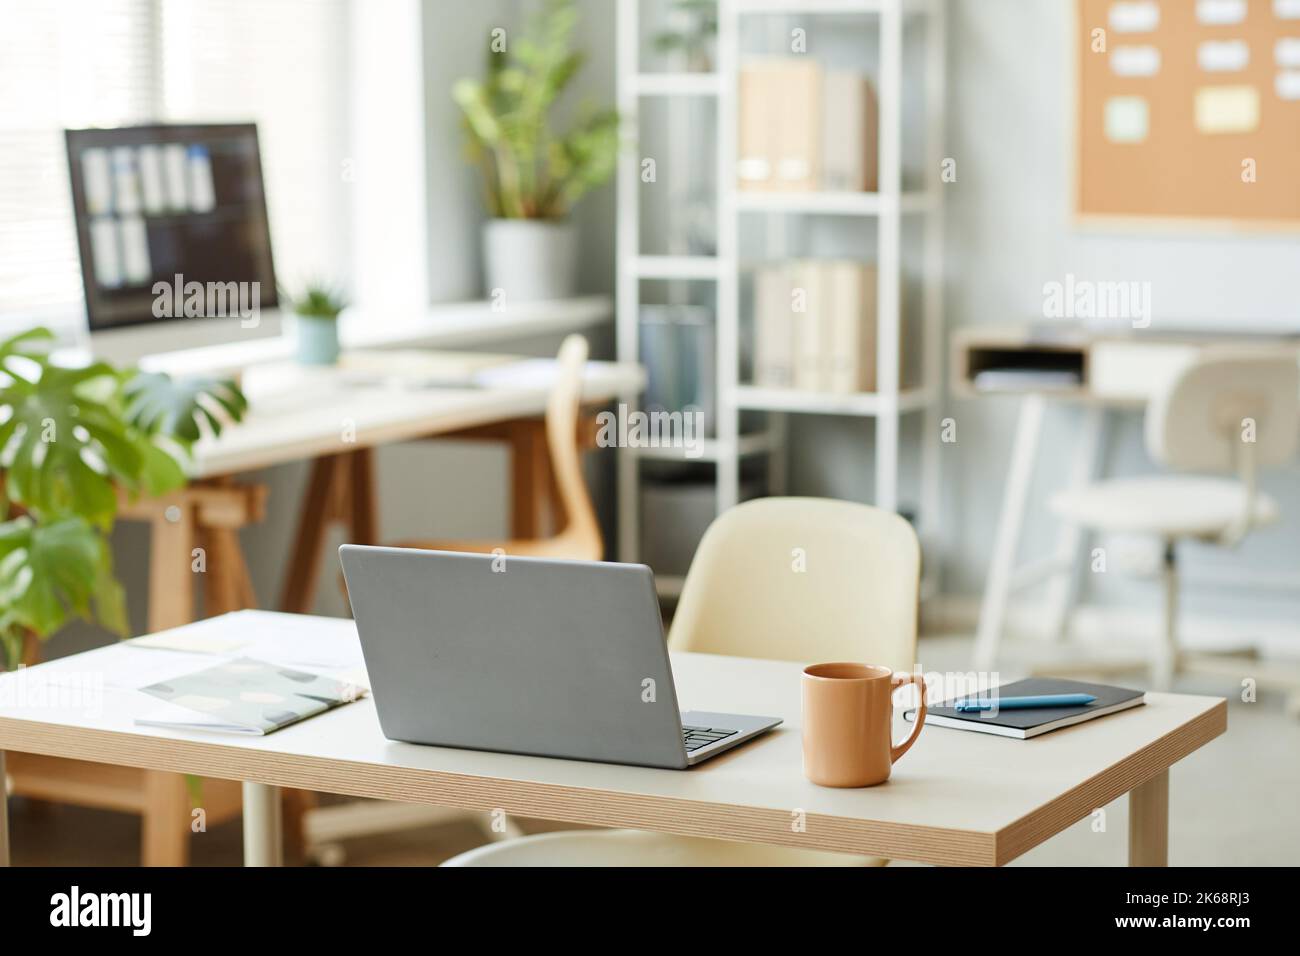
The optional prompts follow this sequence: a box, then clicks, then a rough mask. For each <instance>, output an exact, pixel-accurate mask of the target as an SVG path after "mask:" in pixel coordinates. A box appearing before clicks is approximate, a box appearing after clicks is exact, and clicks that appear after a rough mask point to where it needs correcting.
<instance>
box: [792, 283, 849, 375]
mask: <svg viewBox="0 0 1300 956" xmlns="http://www.w3.org/2000/svg"><path fill="white" fill-rule="evenodd" d="M788 269H789V271H790V283H791V289H790V299H791V303H790V309H791V314H792V320H793V326H794V329H793V330H794V387H795V388H797V389H799V390H800V391H805V392H823V391H825V390H826V388H827V386H828V385H829V382H830V376H829V374H828V373H829V355H828V346H829V344H830V343H829V341H828V338H827V333H828V332H829V331H830V326H831V322H830V317H831V316H832V314H833V313H834V312H835V310H836V307H837V306H836V301H835V296H834V294H833V290H832V289H831V288H830V287H829V285H828V283H827V281H826V280H827V279H828V278H829V273H828V271H827V269H826V267H825V264H824V263H821V262H818V261H817V260H815V259H806V260H802V261H799V262H794V263H791V264H790V265H789V266H788Z"/></svg>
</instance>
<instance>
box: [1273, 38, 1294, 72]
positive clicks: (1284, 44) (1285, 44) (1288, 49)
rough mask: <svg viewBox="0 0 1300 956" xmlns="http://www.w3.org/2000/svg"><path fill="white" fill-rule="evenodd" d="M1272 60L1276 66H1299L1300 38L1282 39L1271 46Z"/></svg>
mask: <svg viewBox="0 0 1300 956" xmlns="http://www.w3.org/2000/svg"><path fill="white" fill-rule="evenodd" d="M1273 59H1274V60H1275V61H1276V62H1277V65H1278V66H1282V67H1292V66H1300V37H1282V38H1281V39H1280V40H1278V41H1277V43H1275V44H1274V45H1273Z"/></svg>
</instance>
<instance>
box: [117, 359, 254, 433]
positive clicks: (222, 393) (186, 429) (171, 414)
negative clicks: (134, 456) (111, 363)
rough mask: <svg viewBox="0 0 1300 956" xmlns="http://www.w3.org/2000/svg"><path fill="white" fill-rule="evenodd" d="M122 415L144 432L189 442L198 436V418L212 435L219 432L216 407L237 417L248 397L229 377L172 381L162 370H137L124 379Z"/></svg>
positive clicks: (221, 425)
mask: <svg viewBox="0 0 1300 956" xmlns="http://www.w3.org/2000/svg"><path fill="white" fill-rule="evenodd" d="M124 395H125V397H126V419H127V421H128V422H130V423H131V425H132V426H133V427H134V428H136V429H138V430H139V431H141V432H143V433H144V434H145V435H148V436H155V435H162V436H166V437H168V438H172V439H175V440H176V441H179V442H180V443H182V444H183V445H184V446H186V447H188V446H190V445H193V444H194V443H195V442H196V441H198V440H199V438H200V437H201V436H202V429H201V426H200V423H201V422H206V423H207V425H208V427H209V428H210V429H211V431H212V434H213V435H220V434H221V430H222V428H223V422H222V421H221V417H220V416H218V415H217V414H215V413H214V411H213V408H214V407H215V408H217V409H220V410H221V411H222V412H223V413H224V414H225V415H226V416H228V417H229V418H230V419H231V420H233V421H236V422H237V421H241V420H242V419H243V417H244V412H245V411H246V410H247V408H248V400H247V399H246V398H244V393H243V392H241V391H240V390H239V386H237V385H236V384H235V383H234V382H233V381H231V380H228V379H215V378H193V379H185V380H182V381H175V380H173V379H172V378H171V376H169V375H166V374H164V373H163V372H137V373H136V374H135V375H134V376H132V377H131V379H130V380H129V381H128V382H127V383H126V386H125V389H124Z"/></svg>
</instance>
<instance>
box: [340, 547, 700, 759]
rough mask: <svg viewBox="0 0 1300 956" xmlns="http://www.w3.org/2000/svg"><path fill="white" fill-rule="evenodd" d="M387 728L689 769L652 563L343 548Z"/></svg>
mask: <svg viewBox="0 0 1300 956" xmlns="http://www.w3.org/2000/svg"><path fill="white" fill-rule="evenodd" d="M339 554H340V557H341V559H342V562H343V573H344V576H345V578H346V579H347V586H348V597H349V598H350V600H351V602H352V613H353V616H354V617H355V618H356V622H357V630H358V632H359V633H360V635H361V648H362V651H363V653H364V655H365V660H366V669H367V671H368V672H369V676H370V684H371V692H372V693H373V695H374V699H375V707H376V709H377V711H378V713H379V722H380V725H381V726H382V728H383V731H384V735H385V736H387V737H389V738H391V739H393V740H404V741H410V742H413V743H423V744H438V745H442V746H448V747H467V748H472V749H479V750H497V751H507V752H512V753H524V754H540V755H544V756H551V757H573V758H577V759H581V760H600V761H606V762H611V763H635V764H641V765H647V766H655V767H684V766H686V751H685V748H684V747H683V745H682V736H681V717H680V714H679V712H678V709H677V696H676V693H675V691H674V689H673V682H672V671H671V670H670V667H669V663H668V650H667V646H666V644H665V642H664V636H663V624H662V621H661V619H660V616H659V604H658V600H657V598H656V596H655V589H654V578H653V575H652V574H651V572H650V569H649V568H647V567H645V566H644V565H638V564H610V563H598V562H585V561H558V560H547V559H542V558H516V557H505V556H502V557H494V556H492V555H475V554H454V553H449V552H442V551H417V550H411V549H405V548H373V547H364V546H360V545H343V547H342V548H340V549H339Z"/></svg>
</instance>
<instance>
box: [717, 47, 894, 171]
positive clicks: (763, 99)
mask: <svg viewBox="0 0 1300 956" xmlns="http://www.w3.org/2000/svg"><path fill="white" fill-rule="evenodd" d="M739 95H740V103H739V111H738V114H739V128H738V130H737V158H736V173H737V177H738V180H739V186H740V188H741V189H743V190H758V191H785V192H808V191H813V190H836V191H848V192H863V191H867V192H871V191H874V190H875V189H876V187H877V153H876V129H877V122H878V107H877V103H876V96H875V92H874V90H873V89H872V86H871V83H870V81H869V80H868V79H867V77H866V76H864V75H862V74H861V73H856V72H852V71H847V70H829V71H828V70H824V69H823V68H822V66H821V65H820V64H819V63H818V62H817V61H816V60H813V59H811V58H809V57H764V58H758V59H753V60H749V61H747V62H746V63H745V64H744V65H742V67H741V69H740V78H739Z"/></svg>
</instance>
